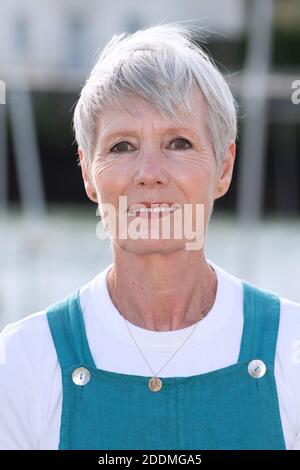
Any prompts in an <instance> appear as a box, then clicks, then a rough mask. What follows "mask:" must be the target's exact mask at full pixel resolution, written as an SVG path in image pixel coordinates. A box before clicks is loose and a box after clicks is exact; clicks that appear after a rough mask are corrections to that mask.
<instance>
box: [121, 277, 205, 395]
mask: <svg viewBox="0 0 300 470" xmlns="http://www.w3.org/2000/svg"><path fill="white" fill-rule="evenodd" d="M209 284H210V283H208V285H207V292H208V291H209V289H208V288H209ZM208 312H209V309H207V308H206V309H204V310H203V312H202V313H201V314H200V317H199V318H198V320H197V322H196V323H195V325H194V328H193V329H192V331H191V332H190V333H189V334H188V336H187V337H186V338H185V340H184V341H183V343H182V344H181V345H180V346H179V347H178V348H177V349H176V351H175V352H174V353H173V354H172V356H171V357H170V358H169V359H168V360H167V362H166V363H165V364H164V365H163V366H162V367H161V368H160V369H159V371H158V372H157V373H155V372H154V371H153V369H152V367H151V365H150V364H149V362H148V361H147V358H146V357H145V355H144V353H143V351H142V350H141V348H140V346H139V345H138V343H137V342H136V339H135V337H134V336H133V334H132V332H131V330H130V328H129V325H128V321H127V320H126V318H124V316H123V315H122V318H123V320H124V323H125V325H126V327H127V330H128V332H129V334H130V336H131V337H132V339H133V341H134V343H135V345H136V347H137V348H138V350H139V352H140V354H141V356H142V357H143V359H144V361H145V362H146V363H147V364H148V367H149V369H150V370H151V373H152V377H150V379H149V380H148V388H149V390H151V391H152V392H159V390H161V389H162V386H163V381H162V378H161V377H158V375H159V374H160V372H161V371H162V370H163V369H164V368H165V367H166V366H167V364H169V362H170V361H171V359H173V357H174V356H175V354H177V353H178V351H180V349H181V348H182V347H183V346H184V344H185V343H186V342H187V340H188V339H189V338H190V337H191V336H192V334H193V333H194V331H195V330H196V328H197V326H198V324H199V323H200V321H201V320H202V319H203V318H204V317H205V316H206V315H207V314H208Z"/></svg>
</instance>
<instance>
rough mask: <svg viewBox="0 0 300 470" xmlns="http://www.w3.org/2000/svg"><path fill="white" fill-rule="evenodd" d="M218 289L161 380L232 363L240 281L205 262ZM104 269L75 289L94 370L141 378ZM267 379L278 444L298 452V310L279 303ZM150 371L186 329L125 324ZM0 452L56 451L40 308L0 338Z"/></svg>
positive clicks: (54, 389)
mask: <svg viewBox="0 0 300 470" xmlns="http://www.w3.org/2000/svg"><path fill="white" fill-rule="evenodd" d="M210 264H211V265H212V266H213V268H214V269H215V271H216V273H217V279H218V286H217V294H216V299H215V302H214V305H213V307H212V309H211V311H210V312H209V314H208V315H207V316H206V317H205V318H204V319H203V320H201V321H200V322H199V324H198V326H197V328H196V330H195V331H194V333H193V334H192V336H191V337H190V338H189V340H188V341H187V342H186V343H185V345H184V346H183V348H182V349H180V351H179V352H178V353H177V354H176V355H175V356H174V357H173V359H172V360H171V361H170V362H169V364H168V365H167V366H166V367H165V368H164V369H163V370H162V371H161V373H160V376H161V377H171V376H190V375H198V374H203V373H205V372H210V371H213V370H216V369H220V368H224V367H227V366H229V365H232V364H235V363H236V362H237V361H238V356H239V350H240V342H241V334H242V328H243V309H242V306H243V295H242V294H243V291H242V283H241V280H240V279H237V278H236V277H234V276H232V275H230V274H228V273H227V272H226V271H224V270H223V269H221V268H219V267H218V266H216V265H215V264H213V263H211V262H210ZM111 267H112V264H110V265H109V266H107V267H106V268H105V269H104V270H103V271H102V272H101V273H100V274H98V275H97V276H96V277H95V278H94V279H93V280H92V281H90V282H89V283H88V284H87V285H85V286H84V287H82V289H81V292H80V303H81V306H82V310H83V314H84V321H85V327H86V332H87V337H88V341H89V346H90V349H91V353H92V355H93V358H94V361H95V364H96V366H97V368H99V369H103V370H107V371H112V372H119V373H123V374H134V375H142V376H149V375H151V372H150V370H149V368H148V365H147V364H146V362H145V360H144V359H143V357H142V356H141V353H140V352H139V351H138V349H137V346H136V344H135V343H134V341H133V339H132V337H131V335H130V334H129V332H128V330H127V327H126V325H125V322H124V319H123V317H122V316H121V314H120V313H119V311H118V310H117V309H116V308H115V306H114V305H113V303H112V301H111V299H110V296H109V293H108V289H107V284H106V277H107V274H108V272H109V270H110V269H111ZM280 300H281V317H280V325H279V333H278V341H277V348H276V358H275V377H276V384H277V390H278V396H279V406H280V414H281V420H282V425H283V431H284V437H285V442H286V447H287V448H288V449H300V305H298V304H296V303H294V302H291V301H289V300H286V299H283V298H281V299H280ZM129 327H130V330H131V331H132V333H133V335H134V337H135V339H136V341H137V343H138V345H139V346H140V348H141V350H142V351H143V353H144V355H145V356H146V358H147V360H148V362H149V363H150V364H151V367H152V369H153V370H154V371H155V372H157V371H159V369H160V368H161V367H162V366H163V364H165V363H166V362H167V360H168V359H169V358H170V357H171V355H172V353H173V352H174V351H175V350H176V349H177V348H178V345H179V344H181V343H182V342H183V341H184V339H185V338H186V337H187V336H188V334H189V332H190V331H191V329H192V328H193V327H194V326H193V325H192V326H190V327H187V328H183V329H180V330H175V331H150V330H146V329H143V328H140V327H138V326H136V325H134V324H132V323H129ZM0 402H1V406H0V449H58V445H59V433H60V420H61V406H62V383H61V371H60V366H59V364H58V359H57V355H56V351H55V348H54V344H53V340H52V336H51V333H50V329H49V327H48V322H47V318H46V315H45V311H42V312H38V313H36V314H34V315H31V316H28V317H26V318H25V319H23V320H21V321H19V322H17V323H13V324H10V325H8V326H7V327H6V328H5V329H4V330H3V332H2V333H1V335H0Z"/></svg>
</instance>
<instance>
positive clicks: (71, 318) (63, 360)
mask: <svg viewBox="0 0 300 470" xmlns="http://www.w3.org/2000/svg"><path fill="white" fill-rule="evenodd" d="M79 293H80V291H79V290H78V291H77V292H75V293H74V294H72V295H70V296H68V297H66V298H65V299H63V300H62V301H60V302H57V303H55V304H54V305H51V306H50V307H49V308H47V310H46V312H47V319H48V323H49V327H50V331H51V334H52V338H53V341H54V344H55V348H56V353H57V356H58V360H59V364H60V366H61V368H64V367H70V366H72V365H74V364H78V363H80V364H86V365H88V366H90V367H95V363H94V360H93V357H92V354H91V351H90V348H89V345H88V340H87V337H86V332H85V326H84V319H83V314H82V310H81V306H80V297H79Z"/></svg>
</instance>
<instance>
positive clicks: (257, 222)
mask: <svg viewBox="0 0 300 470" xmlns="http://www.w3.org/2000/svg"><path fill="white" fill-rule="evenodd" d="M185 20H188V21H191V22H192V23H193V24H199V25H203V26H205V27H206V29H207V31H208V32H209V37H208V39H207V42H206V43H205V44H204V47H205V49H206V50H207V51H209V53H210V54H211V55H212V56H213V58H214V59H215V61H216V63H217V66H218V67H219V69H220V70H221V72H222V73H223V74H224V75H225V76H226V77H227V79H228V81H229V84H230V87H231V89H232V91H233V93H234V95H235V97H236V99H237V100H238V102H239V105H240V112H239V114H240V121H239V122H240V124H239V141H238V153H237V159H236V167H235V172H234V178H233V183H232V186H231V189H230V191H229V193H228V194H227V195H226V196H225V197H224V198H223V199H221V200H218V201H217V202H216V205H215V209H214V214H213V217H212V220H211V224H210V228H209V231H208V237H207V248H206V253H207V257H208V258H209V259H210V260H211V261H213V262H215V263H216V264H219V265H220V266H222V267H223V268H225V269H227V270H228V271H229V272H231V273H232V274H234V275H237V276H240V277H242V278H244V279H247V280H249V281H250V282H253V283H255V284H257V285H258V286H260V287H262V288H266V289H269V290H273V291H275V292H276V293H278V294H280V295H282V296H284V297H287V298H290V299H292V300H295V301H298V302H299V301H300V287H299V286H300V279H299V278H300V276H299V265H300V190H299V187H300V163H299V153H300V132H299V130H300V0H248V1H247V0H222V1H221V0H185V1H184V2H183V1H182V0H152V1H151V2H142V1H138V0H85V1H84V2H82V1H81V0H51V1H50V0H43V1H40V0H10V1H6V2H1V14H0V329H1V328H2V327H4V326H5V325H6V324H7V323H9V322H12V321H15V320H17V319H20V318H22V317H24V316H26V315H29V314H31V313H34V312H37V311H39V310H42V309H44V308H45V307H47V306H48V305H49V304H50V303H53V302H55V301H57V300H59V299H60V298H62V297H63V296H65V295H67V294H69V293H71V292H72V291H73V290H75V289H77V288H78V287H80V286H81V285H83V284H84V283H85V282H88V281H89V280H90V279H91V278H92V277H93V276H94V275H96V274H97V273H98V272H99V271H100V270H102V269H103V268H104V267H105V266H106V265H107V264H108V263H110V262H111V261H112V253H111V249H110V244H109V242H108V241H107V240H105V241H100V240H99V239H98V238H97V237H96V227H97V224H98V223H99V217H97V215H96V205H93V204H92V203H91V202H90V201H89V200H88V199H87V197H86V195H85V192H84V187H83V184H82V181H81V172H80V169H79V167H78V166H77V163H76V160H77V154H76V152H77V148H76V145H75V144H74V136H73V134H72V129H71V120H72V112H73V108H74V103H76V100H77V99H78V94H79V92H80V88H81V87H82V85H83V84H84V81H85V79H86V77H87V74H88V72H89V71H90V69H91V67H92V65H93V61H94V60H95V54H96V52H97V51H99V49H101V47H102V46H103V45H104V44H105V42H106V41H107V40H108V39H109V38H110V37H111V35H112V34H113V33H118V32H134V31H135V30H137V29H139V28H141V27H144V26H147V25H150V24H155V23H157V22H166V21H185Z"/></svg>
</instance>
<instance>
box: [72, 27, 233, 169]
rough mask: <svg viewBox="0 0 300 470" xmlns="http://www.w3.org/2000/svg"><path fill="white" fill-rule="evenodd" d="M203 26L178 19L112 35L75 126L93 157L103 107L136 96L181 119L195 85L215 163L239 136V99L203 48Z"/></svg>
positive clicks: (124, 102) (79, 105) (86, 151)
mask: <svg viewBox="0 0 300 470" xmlns="http://www.w3.org/2000/svg"><path fill="white" fill-rule="evenodd" d="M202 36H203V28H201V27H199V26H195V25H182V24H180V23H165V24H158V25H154V26H150V27H147V28H144V29H141V30H138V31H136V32H135V33H132V34H126V33H122V34H118V35H113V36H112V38H111V39H110V41H109V42H108V43H107V44H106V45H105V47H104V48H103V49H102V51H101V53H100V55H99V58H98V59H97V61H96V64H95V66H94V68H93V69H92V71H91V73H90V76H89V77H88V79H87V80H86V83H85V85H84V87H83V88H82V90H81V94H80V98H79V100H78V102H77V104H76V107H75V111H74V117H73V124H74V131H75V138H76V141H77V144H78V146H79V147H80V148H81V149H82V151H83V153H84V155H85V157H86V159H87V162H89V161H90V159H91V155H92V153H93V148H94V145H95V141H96V136H97V125H98V123H99V116H100V113H101V111H102V110H105V109H108V108H113V109H115V108H116V109H120V107H124V108H125V109H126V110H127V111H128V112H130V108H129V106H128V99H130V97H138V98H142V99H144V100H145V101H146V102H147V103H148V104H149V105H150V106H154V108H155V109H156V110H157V111H159V112H161V113H163V114H165V115H168V116H171V117H172V118H173V119H174V120H176V121H177V119H178V117H179V116H182V115H183V114H185V113H189V112H190V111H191V103H192V102H193V99H194V96H195V95H194V92H195V86H196V89H198V90H199V89H200V90H201V92H202V95H203V97H204V99H205V101H206V104H207V107H208V120H207V124H208V128H209V131H210V138H211V142H212V145H213V149H214V153H215V157H216V161H217V163H218V164H220V163H221V162H222V159H223V157H224V153H225V150H226V148H227V146H228V144H229V142H230V141H231V140H235V139H236V135H237V103H236V101H235V99H234V97H233V96H232V93H231V91H230V89H229V86H228V84H227V82H226V80H225V79H224V77H223V76H222V74H221V73H220V72H219V70H218V69H217V67H216V65H215V63H214V62H213V61H212V59H211V58H210V57H209V56H208V54H207V53H206V52H205V51H204V50H203V49H202V48H201V47H200V46H199V43H198V41H199V39H200V40H201V37H202Z"/></svg>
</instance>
